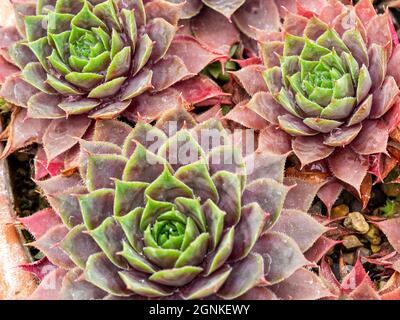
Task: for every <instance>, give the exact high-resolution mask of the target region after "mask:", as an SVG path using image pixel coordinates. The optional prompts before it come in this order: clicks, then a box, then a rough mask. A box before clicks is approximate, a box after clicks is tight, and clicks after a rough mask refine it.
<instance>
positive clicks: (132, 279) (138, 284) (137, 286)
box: [119, 271, 173, 298]
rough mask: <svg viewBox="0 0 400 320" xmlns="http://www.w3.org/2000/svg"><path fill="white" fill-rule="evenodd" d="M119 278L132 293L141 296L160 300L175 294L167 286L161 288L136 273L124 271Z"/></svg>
mask: <svg viewBox="0 0 400 320" xmlns="http://www.w3.org/2000/svg"><path fill="white" fill-rule="evenodd" d="M119 276H120V277H121V279H122V281H123V282H124V283H125V285H126V287H127V288H128V289H129V290H130V291H132V292H134V293H136V294H138V295H140V296H144V297H149V298H160V297H167V296H170V295H171V294H173V291H172V290H170V291H168V290H167V289H166V287H165V286H159V285H157V284H156V283H154V282H151V281H148V280H147V279H145V278H142V277H140V276H139V275H138V274H136V273H132V272H127V271H122V272H119Z"/></svg>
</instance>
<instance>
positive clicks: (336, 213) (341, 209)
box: [331, 204, 350, 219]
mask: <svg viewBox="0 0 400 320" xmlns="http://www.w3.org/2000/svg"><path fill="white" fill-rule="evenodd" d="M349 212H350V209H349V207H348V206H346V205H345V204H341V205H339V206H336V207H333V208H332V211H331V217H332V218H333V219H335V218H342V217H345V216H347V215H348V214H349Z"/></svg>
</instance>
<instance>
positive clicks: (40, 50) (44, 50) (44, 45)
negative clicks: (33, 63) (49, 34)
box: [28, 37, 53, 71]
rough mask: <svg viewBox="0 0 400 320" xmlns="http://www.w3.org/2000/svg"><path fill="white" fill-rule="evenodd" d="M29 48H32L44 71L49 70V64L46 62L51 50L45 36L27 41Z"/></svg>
mask: <svg viewBox="0 0 400 320" xmlns="http://www.w3.org/2000/svg"><path fill="white" fill-rule="evenodd" d="M28 46H29V48H30V49H31V50H32V52H33V53H34V55H35V56H36V58H37V59H38V60H39V62H40V63H41V65H42V66H43V68H44V69H45V70H46V71H49V65H48V64H47V57H49V56H50V55H51V53H52V51H53V49H52V48H51V46H50V45H49V43H48V41H47V38H46V37H45V38H40V39H38V40H35V41H33V42H29V44H28Z"/></svg>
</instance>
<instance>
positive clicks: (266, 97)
mask: <svg viewBox="0 0 400 320" xmlns="http://www.w3.org/2000/svg"><path fill="white" fill-rule="evenodd" d="M306 16H307V17H306ZM310 16H311V17H310ZM308 17H309V18H308ZM392 27H393V25H392V22H391V19H390V16H389V14H388V13H385V14H382V15H378V14H377V13H376V12H375V10H374V8H373V6H372V4H371V2H370V1H368V0H365V1H359V2H358V3H357V4H356V5H355V6H345V5H343V4H342V3H341V2H339V1H330V2H329V4H327V5H326V6H325V7H322V9H321V11H320V14H319V15H317V14H314V15H309V14H305V16H303V15H301V13H299V14H298V15H297V14H288V15H287V17H286V20H285V23H284V28H283V33H282V35H281V39H280V40H277V41H271V42H268V43H264V44H261V50H262V56H263V60H264V63H265V65H266V67H267V70H266V71H265V72H264V73H263V75H264V78H265V81H266V84H267V86H268V91H269V92H267V93H259V94H258V95H257V96H255V97H253V100H252V101H251V102H250V103H249V104H248V106H249V107H250V108H251V109H252V110H253V111H255V112H256V113H258V114H259V115H260V116H261V117H262V118H264V119H266V120H267V122H269V123H272V124H273V125H276V126H279V128H280V130H282V131H283V132H285V133H286V134H287V136H286V137H285V139H286V140H289V143H291V149H292V150H293V151H294V153H295V154H296V156H297V157H298V158H299V159H300V161H301V164H302V166H303V167H304V166H306V165H308V164H311V163H314V162H317V161H320V160H322V159H326V160H327V163H328V166H329V168H330V170H331V171H332V173H333V175H334V176H336V177H337V178H339V179H340V180H342V181H343V182H345V183H347V184H349V185H351V186H352V187H354V188H355V189H356V190H359V189H360V185H361V183H362V181H363V179H364V177H365V175H366V173H367V171H368V169H369V156H370V155H375V154H384V153H387V150H386V149H387V143H388V138H389V133H390V131H391V130H393V129H394V128H395V127H396V126H397V124H398V116H396V114H397V112H398V103H397V101H398V94H399V88H398V84H397V83H396V81H397V80H398V68H399V66H398V63H397V61H398V48H397V47H395V46H397V43H398V40H397V36H396V35H395V34H394V36H393V33H392V30H393V29H392ZM275 132H277V131H275ZM280 135H281V136H282V137H283V135H282V133H280Z"/></svg>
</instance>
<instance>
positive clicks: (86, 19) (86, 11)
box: [71, 1, 107, 29]
mask: <svg viewBox="0 0 400 320" xmlns="http://www.w3.org/2000/svg"><path fill="white" fill-rule="evenodd" d="M71 23H72V24H73V25H74V26H77V27H80V28H86V29H90V28H92V27H102V28H104V29H107V26H106V25H105V24H104V22H103V21H101V20H100V19H99V18H98V17H96V15H95V14H93V12H91V10H90V7H89V2H87V1H85V4H84V5H83V8H82V10H81V11H79V13H78V14H76V15H75V17H74V18H73V19H72V21H71Z"/></svg>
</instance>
